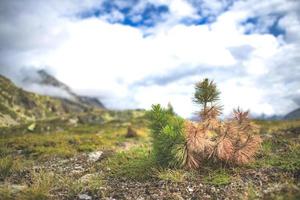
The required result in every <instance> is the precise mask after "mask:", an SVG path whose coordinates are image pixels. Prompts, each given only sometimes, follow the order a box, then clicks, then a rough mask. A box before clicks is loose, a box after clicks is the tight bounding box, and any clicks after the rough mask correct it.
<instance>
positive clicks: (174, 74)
mask: <svg viewBox="0 0 300 200" xmlns="http://www.w3.org/2000/svg"><path fill="white" fill-rule="evenodd" d="M24 69H26V70H25V71H28V70H29V71H30V70H32V69H46V70H47V71H48V72H49V73H51V74H52V75H54V76H55V77H57V78H58V79H59V80H61V81H62V82H64V83H66V84H68V85H69V86H70V87H71V88H72V89H73V90H74V91H76V92H77V93H80V94H84V95H93V96H97V97H99V98H100V99H101V100H102V101H103V102H104V104H105V105H106V106H107V107H108V108H117V109H123V108H149V107H150V106H151V104H153V103H161V104H163V105H166V104H167V103H168V102H171V103H172V105H173V106H174V108H175V111H176V112H177V113H178V114H180V115H182V116H184V117H189V116H191V114H192V113H193V112H195V111H196V110H197V106H195V105H194V104H193V103H192V96H193V92H194V88H193V85H194V83H195V82H196V81H199V80H201V79H203V78H205V77H208V78H210V79H213V80H215V82H216V83H217V84H218V86H219V89H220V91H221V92H222V95H221V104H223V105H224V113H225V114H228V113H229V112H230V111H231V109H232V108H233V107H236V106H240V107H242V108H244V109H250V110H251V112H252V113H253V114H256V115H260V114H266V115H273V114H285V113H287V112H289V111H291V110H293V109H295V108H298V107H300V1H299V0H267V1H263V0H149V1H145V0H87V1H81V0H40V1H36V0H24V1H18V0H6V1H5V0H1V1H0V73H1V74H4V75H6V76H9V77H10V78H12V79H13V80H14V81H16V82H17V83H18V80H21V79H22V76H23V75H24Z"/></svg>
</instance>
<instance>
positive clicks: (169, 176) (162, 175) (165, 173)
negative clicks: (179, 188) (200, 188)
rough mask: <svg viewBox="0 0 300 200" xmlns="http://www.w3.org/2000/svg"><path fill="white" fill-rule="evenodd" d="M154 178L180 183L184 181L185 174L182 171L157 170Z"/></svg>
mask: <svg viewBox="0 0 300 200" xmlns="http://www.w3.org/2000/svg"><path fill="white" fill-rule="evenodd" d="M155 176H156V177H157V178H158V179H161V180H165V181H171V182H175V183H181V182H184V181H185V178H186V176H187V174H186V171H184V170H175V169H173V170H172V169H158V170H157V171H156V172H155Z"/></svg>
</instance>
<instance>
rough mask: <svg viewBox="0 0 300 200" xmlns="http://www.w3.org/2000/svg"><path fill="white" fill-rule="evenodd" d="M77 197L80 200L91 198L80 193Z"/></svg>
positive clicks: (89, 199) (90, 199)
mask: <svg viewBox="0 0 300 200" xmlns="http://www.w3.org/2000/svg"><path fill="white" fill-rule="evenodd" d="M78 198H79V199H80V200H92V197H91V196H89V195H87V194H80V195H78Z"/></svg>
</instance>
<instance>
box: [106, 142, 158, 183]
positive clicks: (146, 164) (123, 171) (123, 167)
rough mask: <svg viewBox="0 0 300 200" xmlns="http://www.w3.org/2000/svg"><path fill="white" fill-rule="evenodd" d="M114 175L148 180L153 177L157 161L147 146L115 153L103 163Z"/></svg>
mask: <svg viewBox="0 0 300 200" xmlns="http://www.w3.org/2000/svg"><path fill="white" fill-rule="evenodd" d="M103 167H106V169H108V170H109V171H110V175H111V176H113V177H124V178H127V179H130V180H139V181H143V180H147V179H149V178H151V177H152V174H153V169H154V167H155V162H154V159H153V156H152V155H151V154H150V153H149V149H148V148H147V147H145V146H142V147H137V148H134V149H131V150H129V151H126V152H124V151H122V152H119V153H117V154H115V155H114V156H113V157H111V158H109V159H108V160H107V161H106V162H104V163H103Z"/></svg>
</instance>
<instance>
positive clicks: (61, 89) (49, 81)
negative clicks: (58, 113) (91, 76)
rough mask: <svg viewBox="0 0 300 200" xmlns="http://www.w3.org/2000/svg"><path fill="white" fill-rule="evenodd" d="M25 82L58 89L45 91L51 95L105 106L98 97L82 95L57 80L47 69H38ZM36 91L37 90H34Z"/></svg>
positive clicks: (96, 105)
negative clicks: (54, 92)
mask: <svg viewBox="0 0 300 200" xmlns="http://www.w3.org/2000/svg"><path fill="white" fill-rule="evenodd" d="M23 83H24V84H25V85H27V86H29V87H30V86H39V87H43V88H45V89H49V90H50V89H51V90H52V92H53V90H54V91H56V94H52V95H51V93H50V92H49V91H48V93H47V91H45V93H44V94H46V95H50V96H56V97H61V98H62V99H68V100H70V101H73V102H74V103H77V104H84V105H87V106H93V107H99V108H104V105H103V104H102V102H100V101H99V100H98V99H97V98H96V97H90V96H81V95H78V94H76V93H75V92H73V91H72V89H71V88H70V87H69V86H67V85H66V84H64V83H62V82H61V81H59V80H57V79H56V78H55V77H53V76H52V75H50V74H49V73H48V72H47V71H45V70H38V71H37V73H35V74H33V75H31V76H29V75H27V77H25V78H24V80H23ZM34 92H35V91H34ZM58 93H61V94H58Z"/></svg>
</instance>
